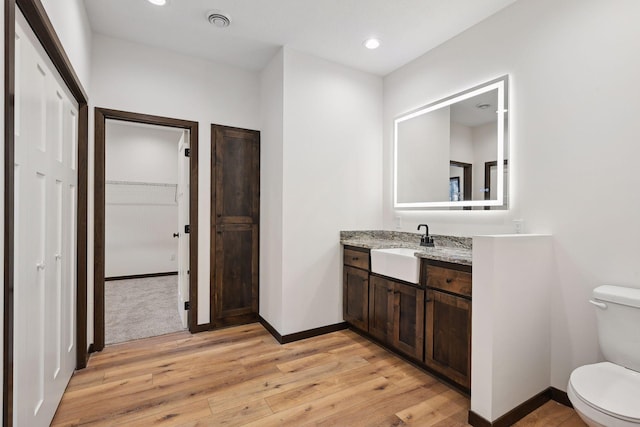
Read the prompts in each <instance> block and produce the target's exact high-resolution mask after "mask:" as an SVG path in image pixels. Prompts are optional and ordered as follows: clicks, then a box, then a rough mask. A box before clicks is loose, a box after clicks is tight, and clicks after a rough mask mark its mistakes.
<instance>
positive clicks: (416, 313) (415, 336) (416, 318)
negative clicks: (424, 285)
mask: <svg viewBox="0 0 640 427" xmlns="http://www.w3.org/2000/svg"><path fill="white" fill-rule="evenodd" d="M393 346H394V347H395V348H397V349H398V350H399V351H401V352H403V353H405V354H407V355H408V356H411V357H414V358H416V359H418V360H422V354H423V352H424V290H423V289H418V288H415V287H413V286H408V285H404V284H402V283H395V284H394V291H393Z"/></svg>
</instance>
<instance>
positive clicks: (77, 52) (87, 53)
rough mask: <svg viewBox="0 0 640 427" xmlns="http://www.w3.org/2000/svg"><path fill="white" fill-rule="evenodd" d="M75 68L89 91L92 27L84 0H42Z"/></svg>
mask: <svg viewBox="0 0 640 427" xmlns="http://www.w3.org/2000/svg"><path fill="white" fill-rule="evenodd" d="M42 5H43V6H44V8H45V10H46V11H47V15H48V16H49V20H51V23H52V24H53V27H54V28H55V30H56V34H57V35H58V38H59V39H60V42H61V43H62V45H63V46H64V50H65V52H66V53H67V56H68V57H69V60H70V61H71V63H72V64H73V68H74V70H75V72H76V74H77V75H78V78H79V79H80V81H81V82H82V85H83V86H84V89H85V90H86V91H89V84H90V74H91V38H92V32H91V25H90V24H89V18H88V17H87V11H86V9H85V7H84V2H83V1H82V0H42Z"/></svg>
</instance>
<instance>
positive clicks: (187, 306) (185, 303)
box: [184, 301, 191, 310]
mask: <svg viewBox="0 0 640 427" xmlns="http://www.w3.org/2000/svg"><path fill="white" fill-rule="evenodd" d="M190 308H191V304H189V301H185V302H184V309H185V310H189V309H190Z"/></svg>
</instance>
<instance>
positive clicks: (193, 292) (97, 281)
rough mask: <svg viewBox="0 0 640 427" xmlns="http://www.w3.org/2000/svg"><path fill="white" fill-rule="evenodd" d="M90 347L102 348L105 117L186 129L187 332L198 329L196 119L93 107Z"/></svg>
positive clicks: (98, 349) (95, 349)
mask: <svg viewBox="0 0 640 427" xmlns="http://www.w3.org/2000/svg"><path fill="white" fill-rule="evenodd" d="M94 118H95V153H94V159H95V162H94V164H95V168H94V229H93V233H94V234H93V235H94V239H93V251H94V252H93V253H94V266H95V267H94V270H93V284H94V285H93V288H94V291H93V348H92V351H102V349H104V329H105V328H104V276H105V273H104V265H105V262H104V261H105V259H104V257H105V255H104V253H105V147H106V138H105V137H106V120H107V119H109V120H118V121H123V122H133V123H142V124H148V125H159V126H167V127H172V128H179V129H188V130H189V149H190V155H189V225H190V228H191V230H190V233H189V234H190V236H189V306H190V309H189V310H188V312H187V319H188V320H187V323H188V325H189V331H190V332H192V333H193V332H197V331H198V326H197V324H198V122H193V121H189V120H180V119H174V118H169V117H161V116H153V115H150V114H140V113H133V112H129V111H120V110H111V109H107V108H99V107H96V108H95V114H94Z"/></svg>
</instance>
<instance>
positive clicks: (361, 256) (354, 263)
mask: <svg viewBox="0 0 640 427" xmlns="http://www.w3.org/2000/svg"><path fill="white" fill-rule="evenodd" d="M342 317H343V318H344V320H345V322H348V323H350V324H351V325H353V326H355V327H356V328H358V329H361V330H363V331H367V330H368V329H369V250H368V249H359V248H345V249H344V268H343V276H342Z"/></svg>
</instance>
